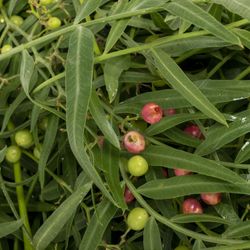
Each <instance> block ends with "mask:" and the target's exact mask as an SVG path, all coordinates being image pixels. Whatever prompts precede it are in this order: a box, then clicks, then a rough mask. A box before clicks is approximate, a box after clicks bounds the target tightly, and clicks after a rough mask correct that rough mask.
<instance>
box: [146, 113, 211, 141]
mask: <svg viewBox="0 0 250 250" xmlns="http://www.w3.org/2000/svg"><path fill="white" fill-rule="evenodd" d="M206 118H207V116H205V115H203V114H201V113H195V114H188V113H182V114H176V115H173V116H167V117H164V118H163V119H161V121H160V122H158V123H155V124H152V125H151V126H149V127H148V128H147V129H146V130H145V134H147V135H149V136H152V135H157V134H160V133H162V132H164V131H165V130H167V129H170V128H172V127H175V126H176V125H178V124H181V123H184V122H187V121H192V120H198V119H206Z"/></svg>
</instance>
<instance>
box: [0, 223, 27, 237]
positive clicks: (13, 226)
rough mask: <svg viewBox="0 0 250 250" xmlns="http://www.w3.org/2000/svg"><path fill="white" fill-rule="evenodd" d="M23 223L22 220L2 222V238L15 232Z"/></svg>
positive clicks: (0, 225) (0, 233)
mask: <svg viewBox="0 0 250 250" xmlns="http://www.w3.org/2000/svg"><path fill="white" fill-rule="evenodd" d="M22 224H23V223H22V221H21V220H17V221H8V222H4V223H0V238H3V237H5V236H7V235H8V234H12V233H14V232H15V231H17V230H18V229H19V228H20V227H21V226H22Z"/></svg>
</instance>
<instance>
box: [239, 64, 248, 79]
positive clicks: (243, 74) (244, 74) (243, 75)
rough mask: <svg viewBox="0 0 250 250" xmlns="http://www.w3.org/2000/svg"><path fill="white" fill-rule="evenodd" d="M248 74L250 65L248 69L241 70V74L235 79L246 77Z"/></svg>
mask: <svg viewBox="0 0 250 250" xmlns="http://www.w3.org/2000/svg"><path fill="white" fill-rule="evenodd" d="M248 74H250V66H248V67H247V68H246V69H244V70H243V71H241V72H240V74H239V75H237V77H235V80H241V79H243V78H244V77H246V76H247V75H248Z"/></svg>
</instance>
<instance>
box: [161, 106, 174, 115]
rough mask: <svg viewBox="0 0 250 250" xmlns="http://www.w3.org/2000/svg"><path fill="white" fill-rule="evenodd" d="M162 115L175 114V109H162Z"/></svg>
mask: <svg viewBox="0 0 250 250" xmlns="http://www.w3.org/2000/svg"><path fill="white" fill-rule="evenodd" d="M163 113H164V116H170V115H175V114H176V109H174V108H168V109H164V110H163Z"/></svg>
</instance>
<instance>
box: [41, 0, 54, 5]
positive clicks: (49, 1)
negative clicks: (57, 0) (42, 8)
mask: <svg viewBox="0 0 250 250" xmlns="http://www.w3.org/2000/svg"><path fill="white" fill-rule="evenodd" d="M53 2H54V0H40V4H41V5H49V4H52V3H53Z"/></svg>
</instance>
